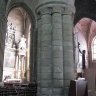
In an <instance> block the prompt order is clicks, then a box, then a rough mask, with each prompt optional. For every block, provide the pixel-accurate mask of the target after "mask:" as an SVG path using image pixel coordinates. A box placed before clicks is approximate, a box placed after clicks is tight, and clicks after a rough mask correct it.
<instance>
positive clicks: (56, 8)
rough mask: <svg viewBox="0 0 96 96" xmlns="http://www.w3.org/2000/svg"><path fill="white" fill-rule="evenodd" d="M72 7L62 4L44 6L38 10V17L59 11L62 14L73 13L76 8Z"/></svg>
mask: <svg viewBox="0 0 96 96" xmlns="http://www.w3.org/2000/svg"><path fill="white" fill-rule="evenodd" d="M73 9H74V8H70V7H62V6H53V7H52V6H51V7H42V8H40V9H39V10H37V12H36V13H37V17H38V18H40V17H41V16H42V15H46V14H47V15H48V14H49V15H51V14H54V13H59V14H62V15H71V14H74V13H75V9H74V10H73Z"/></svg>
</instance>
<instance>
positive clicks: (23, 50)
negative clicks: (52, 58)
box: [18, 35, 27, 78]
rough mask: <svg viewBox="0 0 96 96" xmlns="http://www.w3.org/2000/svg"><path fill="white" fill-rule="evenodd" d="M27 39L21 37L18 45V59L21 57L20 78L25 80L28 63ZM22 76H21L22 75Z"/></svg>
mask: <svg viewBox="0 0 96 96" xmlns="http://www.w3.org/2000/svg"><path fill="white" fill-rule="evenodd" d="M26 49H27V48H26V38H25V37H24V35H23V36H22V37H21V39H20V42H19V45H18V57H19V64H18V65H19V66H18V67H19V70H20V72H19V78H24V73H25V63H26ZM20 74H21V75H20Z"/></svg>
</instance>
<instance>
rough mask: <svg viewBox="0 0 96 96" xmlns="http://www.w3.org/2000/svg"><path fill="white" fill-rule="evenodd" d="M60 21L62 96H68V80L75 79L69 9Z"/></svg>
mask: <svg viewBox="0 0 96 96" xmlns="http://www.w3.org/2000/svg"><path fill="white" fill-rule="evenodd" d="M62 20H63V50H64V58H63V60H64V70H63V71H64V96H68V89H69V84H70V80H72V79H73V80H74V79H75V74H74V68H75V64H74V54H73V18H72V10H71V9H69V8H65V12H64V14H63V19H62Z"/></svg>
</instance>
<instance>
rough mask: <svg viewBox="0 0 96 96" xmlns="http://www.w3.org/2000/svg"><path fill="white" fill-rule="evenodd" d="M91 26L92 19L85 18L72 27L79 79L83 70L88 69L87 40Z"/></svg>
mask: <svg viewBox="0 0 96 96" xmlns="http://www.w3.org/2000/svg"><path fill="white" fill-rule="evenodd" d="M91 24H92V19H90V18H86V17H85V18H82V19H80V20H79V21H78V22H77V24H76V25H75V27H74V52H75V64H76V73H77V75H79V74H81V77H82V76H83V75H84V70H85V69H86V68H88V57H89V56H88V48H89V47H88V46H89V44H88V42H89V41H88V40H89V38H90V28H91ZM83 52H84V53H83ZM77 77H78V76H77ZM84 77H85V76H84Z"/></svg>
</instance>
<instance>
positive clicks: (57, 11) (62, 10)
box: [52, 6, 65, 14]
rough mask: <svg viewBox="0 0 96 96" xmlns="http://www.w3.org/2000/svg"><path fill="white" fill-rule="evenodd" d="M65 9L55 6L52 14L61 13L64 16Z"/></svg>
mask: <svg viewBox="0 0 96 96" xmlns="http://www.w3.org/2000/svg"><path fill="white" fill-rule="evenodd" d="M64 10H65V8H64V7H60V6H56V7H55V6H54V7H53V10H52V14H54V13H60V14H63V13H64Z"/></svg>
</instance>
